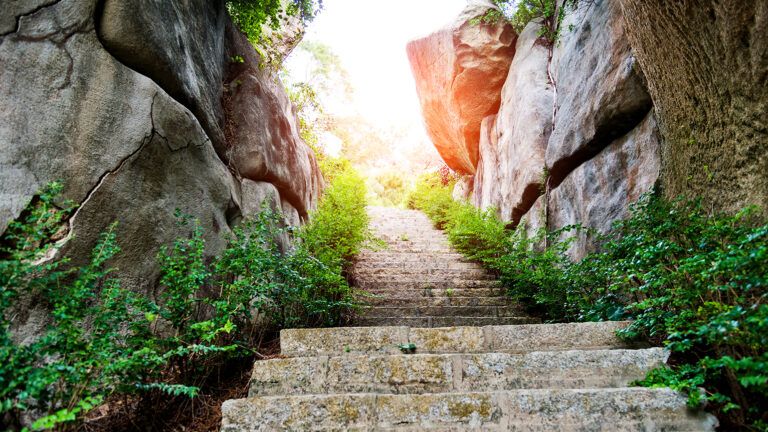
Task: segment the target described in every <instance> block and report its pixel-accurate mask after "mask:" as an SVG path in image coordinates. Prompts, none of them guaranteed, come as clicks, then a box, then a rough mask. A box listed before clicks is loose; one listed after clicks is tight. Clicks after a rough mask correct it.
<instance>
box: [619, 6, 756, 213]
mask: <svg viewBox="0 0 768 432" xmlns="http://www.w3.org/2000/svg"><path fill="white" fill-rule="evenodd" d="M619 3H621V5H622V7H623V10H624V14H625V16H626V25H627V30H628V35H629V39H630V41H631V43H632V47H633V48H634V50H635V53H636V55H637V58H638V60H639V63H640V65H641V66H642V68H643V71H644V72H645V76H646V78H647V80H648V88H649V90H650V93H651V96H652V97H653V101H654V104H655V106H656V112H657V114H658V115H659V123H660V128H661V133H662V136H663V137H664V143H665V144H664V146H663V151H662V184H663V186H664V193H665V194H666V195H667V196H669V197H675V196H677V195H679V194H683V193H685V194H690V195H699V196H702V197H703V198H704V200H705V201H706V202H708V203H711V204H712V206H713V208H715V209H719V210H725V211H736V210H738V209H740V208H741V207H743V206H745V205H747V204H758V205H760V206H762V207H763V209H764V210H765V211H766V213H767V214H768V127H766V119H767V118H768V81H766V77H768V37H766V26H767V23H768V3H767V2H765V1H740V0H728V1H718V2H715V1H712V0H704V1H692V0H680V1H675V2H667V1H664V0H620V1H619Z"/></svg>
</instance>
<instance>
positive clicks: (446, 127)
mask: <svg viewBox="0 0 768 432" xmlns="http://www.w3.org/2000/svg"><path fill="white" fill-rule="evenodd" d="M494 7H495V6H493V4H492V3H490V2H487V1H479V0H474V1H471V2H470V3H469V5H468V6H467V8H466V9H465V10H464V12H463V13H462V14H461V16H459V18H458V19H457V20H456V21H455V22H454V23H453V24H451V25H450V26H448V27H447V28H444V29H442V30H440V31H438V32H436V33H433V34H432V35H430V36H427V37H426V38H424V39H419V40H416V41H413V42H411V43H409V44H408V47H407V51H408V59H409V60H410V62H411V69H412V71H413V75H414V77H415V78H416V89H417V91H418V94H419V98H420V100H421V108H422V112H423V114H424V118H425V120H426V125H427V131H428V132H429V135H430V137H431V138H432V142H433V143H434V144H435V147H437V150H438V151H439V152H440V155H441V156H442V157H443V159H444V160H445V162H446V163H447V164H448V166H449V167H451V168H452V169H453V170H455V171H457V172H460V173H463V174H474V173H475V169H476V167H477V161H478V145H479V143H480V122H481V121H482V120H483V118H485V117H487V116H488V115H491V114H495V113H496V112H497V111H498V109H499V103H500V100H501V99H500V90H501V87H502V85H503V84H504V80H505V78H506V74H507V71H508V70H509V65H510V63H511V61H512V55H513V54H514V43H515V38H516V35H515V32H514V30H513V29H512V27H511V26H510V25H509V24H505V23H498V24H486V23H478V22H476V21H477V20H478V19H479V18H480V17H483V16H484V15H485V14H486V13H487V12H488V10H490V9H491V8H494Z"/></svg>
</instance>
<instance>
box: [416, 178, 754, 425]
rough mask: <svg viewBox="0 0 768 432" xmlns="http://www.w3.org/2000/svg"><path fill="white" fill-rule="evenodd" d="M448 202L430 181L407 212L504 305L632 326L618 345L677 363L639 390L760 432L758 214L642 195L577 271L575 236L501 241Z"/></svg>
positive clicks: (513, 236) (497, 227)
mask: <svg viewBox="0 0 768 432" xmlns="http://www.w3.org/2000/svg"><path fill="white" fill-rule="evenodd" d="M449 191H450V188H449V187H448V186H444V185H442V184H441V183H440V182H438V181H435V179H434V177H431V178H426V179H424V180H423V181H422V183H421V184H420V185H418V186H417V188H416V191H415V192H414V194H412V200H411V201H410V203H411V204H412V205H413V206H414V207H415V208H419V209H422V210H424V211H425V213H427V215H429V216H430V217H431V218H432V220H433V221H434V222H435V224H436V225H437V226H440V227H443V228H445V229H446V231H447V234H448V238H449V239H450V241H451V242H452V244H453V245H454V246H455V247H456V248H457V249H458V250H459V251H461V252H462V253H464V254H466V255H467V256H468V257H470V258H472V259H476V260H478V261H480V262H481V263H483V265H484V266H486V267H487V268H489V269H491V270H493V271H494V272H496V273H497V274H498V275H499V278H500V280H501V282H502V283H503V285H504V286H505V287H506V288H507V289H508V290H509V293H510V295H512V296H513V297H515V298H517V299H519V300H520V301H521V302H523V304H526V305H527V306H528V307H529V308H530V309H532V310H533V311H536V312H538V313H539V314H541V315H543V316H544V318H546V319H548V320H551V321H574V320H576V321H584V320H587V321H593V320H606V319H613V320H616V319H632V320H633V321H632V324H631V325H630V326H629V327H628V328H626V329H625V330H622V331H621V332H620V335H621V336H622V337H624V338H626V339H638V340H645V341H650V342H652V343H655V344H663V345H664V346H666V347H668V348H669V349H670V350H671V351H672V353H673V356H672V358H671V364H672V367H671V368H662V369H657V370H655V371H653V372H651V373H650V374H649V375H648V377H647V378H646V379H645V380H643V381H641V382H640V384H642V385H648V386H665V387H666V386H669V387H672V388H674V389H677V390H680V391H683V392H685V393H686V394H688V395H689V400H690V403H691V405H698V404H700V403H701V402H704V401H706V402H709V403H710V407H711V408H712V409H713V410H714V411H716V412H717V413H718V414H719V416H720V419H721V423H722V424H723V426H724V427H725V428H726V429H728V430H731V429H737V428H751V429H755V430H764V429H765V428H766V425H768V417H767V415H766V412H768V409H767V407H768V353H767V352H766V349H767V348H768V331H767V330H768V304H766V300H767V299H768V289H767V288H768V225H765V224H762V225H761V224H760V221H758V220H756V215H758V212H757V211H756V210H755V209H752V208H749V209H745V210H744V211H742V212H740V213H738V214H736V215H732V216H731V215H724V214H708V213H707V212H706V211H705V210H704V209H703V207H702V205H701V202H700V201H697V200H687V199H682V198H681V199H678V200H675V201H673V202H669V201H666V200H664V199H662V198H660V197H659V196H657V195H654V194H648V195H646V196H644V197H642V198H641V199H640V201H639V202H638V203H636V204H634V205H633V206H632V207H631V210H630V216H629V217H628V218H627V219H626V220H624V221H619V222H617V223H616V224H615V226H614V230H613V231H612V232H611V233H609V234H608V235H606V236H603V239H602V241H603V244H602V247H601V251H600V252H597V253H592V254H589V255H587V256H586V257H585V258H584V259H583V260H581V261H579V262H572V261H571V260H570V259H568V257H567V250H568V247H569V245H570V241H571V240H570V239H569V238H567V236H566V235H565V234H566V233H567V232H573V231H576V232H578V231H580V230H581V228H580V227H578V226H571V227H565V228H563V229H562V230H560V231H557V232H552V233H546V232H544V231H540V232H537V233H534V234H533V235H532V236H529V234H528V233H526V231H525V230H524V229H522V228H518V229H516V230H515V231H513V232H506V231H505V230H504V225H503V223H502V222H501V221H499V220H498V218H497V217H496V215H495V212H494V211H493V210H488V211H481V210H477V209H474V208H472V207H471V206H470V205H469V204H466V203H455V202H449V201H448V200H447V198H446V197H447V194H448V192H449ZM545 238H546V240H547V242H546V243H547V247H541V246H540V245H541V244H542V243H544V242H543V240H544V239H545ZM561 238H565V239H564V240H561ZM699 388H704V392H703V393H701V392H699Z"/></svg>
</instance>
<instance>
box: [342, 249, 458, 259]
mask: <svg viewBox="0 0 768 432" xmlns="http://www.w3.org/2000/svg"><path fill="white" fill-rule="evenodd" d="M356 259H357V260H358V261H365V260H374V259H375V260H376V261H380V262H389V261H395V262H397V261H400V260H408V261H412V260H415V261H448V262H454V261H456V262H472V261H470V260H468V259H467V258H466V257H464V255H461V254H459V253H456V252H446V253H435V254H421V253H409V252H392V251H387V250H383V251H375V252H374V251H363V252H361V253H360V255H358V256H357V258H356Z"/></svg>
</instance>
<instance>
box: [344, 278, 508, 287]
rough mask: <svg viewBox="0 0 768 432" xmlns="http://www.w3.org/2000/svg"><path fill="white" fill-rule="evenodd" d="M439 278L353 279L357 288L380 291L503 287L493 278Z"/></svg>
mask: <svg viewBox="0 0 768 432" xmlns="http://www.w3.org/2000/svg"><path fill="white" fill-rule="evenodd" d="M432 279H434V280H432ZM438 279H439V278H437V277H435V278H421V279H420V280H390V279H386V278H383V277H376V278H375V279H374V278H361V277H358V276H356V275H354V276H353V278H352V280H353V282H354V286H355V287H356V288H360V289H364V290H368V291H378V290H403V291H410V290H433V291H434V290H447V289H454V290H459V289H474V288H486V289H487V288H493V289H501V288H502V286H501V284H500V283H499V281H496V280H492V279H451V280H438Z"/></svg>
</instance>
